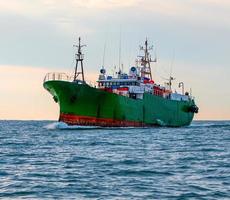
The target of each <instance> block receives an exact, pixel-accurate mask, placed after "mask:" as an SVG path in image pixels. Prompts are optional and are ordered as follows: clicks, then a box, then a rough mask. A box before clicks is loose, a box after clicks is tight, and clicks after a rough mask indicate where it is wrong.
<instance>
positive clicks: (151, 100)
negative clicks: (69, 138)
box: [43, 80, 195, 127]
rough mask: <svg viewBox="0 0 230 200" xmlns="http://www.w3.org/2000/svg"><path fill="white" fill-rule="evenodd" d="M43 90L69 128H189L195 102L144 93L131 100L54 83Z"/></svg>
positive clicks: (66, 83) (48, 83) (62, 82)
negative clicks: (57, 108) (56, 105)
mask: <svg viewBox="0 0 230 200" xmlns="http://www.w3.org/2000/svg"><path fill="white" fill-rule="evenodd" d="M43 86H44V88H45V89H46V90H48V91H49V92H50V93H51V95H52V96H53V98H54V100H55V101H56V102H58V104H59V106H60V116H59V121H62V122H65V123H67V124H68V125H83V126H102V127H125V126H135V127H145V126H171V127H179V126H187V125H189V124H190V123H191V121H192V119H193V116H194V112H191V111H190V108H191V107H192V106H195V103H194V101H193V100H189V101H176V100H171V99H166V98H163V97H160V96H156V95H153V94H150V93H144V95H143V99H132V98H129V97H125V96H121V95H118V94H114V93H110V92H106V91H103V90H100V89H98V88H94V87H91V86H89V85H87V84H79V83H76V82H68V81H61V80H51V81H46V82H44V85H43Z"/></svg>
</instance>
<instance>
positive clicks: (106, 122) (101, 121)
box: [59, 113, 144, 127]
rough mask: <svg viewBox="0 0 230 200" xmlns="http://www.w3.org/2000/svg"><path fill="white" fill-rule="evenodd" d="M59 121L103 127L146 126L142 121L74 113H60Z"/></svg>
mask: <svg viewBox="0 0 230 200" xmlns="http://www.w3.org/2000/svg"><path fill="white" fill-rule="evenodd" d="M59 121H61V122H65V123H66V124H68V125H81V126H103V127H125V126H126V127H141V126H144V124H143V123H142V122H134V121H126V120H116V119H106V118H96V117H89V116H79V115H73V114H64V113H61V114H60V118H59Z"/></svg>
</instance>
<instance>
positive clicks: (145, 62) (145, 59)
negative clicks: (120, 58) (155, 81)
mask: <svg viewBox="0 0 230 200" xmlns="http://www.w3.org/2000/svg"><path fill="white" fill-rule="evenodd" d="M152 49H153V46H151V47H148V40H147V38H146V40H145V45H144V46H140V50H142V51H144V56H140V57H141V60H140V63H141V66H143V67H142V69H141V76H142V77H146V75H147V78H150V80H152V71H151V66H150V63H151V62H157V60H156V58H155V60H152V59H151V56H150V53H149V51H150V50H152Z"/></svg>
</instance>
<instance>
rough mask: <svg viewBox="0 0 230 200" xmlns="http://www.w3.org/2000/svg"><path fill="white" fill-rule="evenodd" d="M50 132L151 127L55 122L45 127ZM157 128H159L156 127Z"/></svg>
mask: <svg viewBox="0 0 230 200" xmlns="http://www.w3.org/2000/svg"><path fill="white" fill-rule="evenodd" d="M44 128H45V129H48V130H88V129H113V130H117V129H143V128H149V127H131V126H129V127H102V126H79V125H68V124H66V123H64V122H53V123H51V124H47V125H46V126H44ZM155 128H157V127H155Z"/></svg>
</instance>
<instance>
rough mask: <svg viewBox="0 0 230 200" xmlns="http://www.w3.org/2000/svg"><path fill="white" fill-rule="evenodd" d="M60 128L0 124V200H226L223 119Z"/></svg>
mask: <svg viewBox="0 0 230 200" xmlns="http://www.w3.org/2000/svg"><path fill="white" fill-rule="evenodd" d="M60 128H63V127H62V125H60V124H57V123H54V122H50V121H0V199H26V198H27V199H230V121H211V122H208V121H196V122H193V123H192V125H191V126H189V127H183V128H143V129H141V128H140V129H136V128H125V129H87V130H78V129H75V130H72V129H71V130H70V129H64V130H63V129H60ZM64 128H67V127H64Z"/></svg>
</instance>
